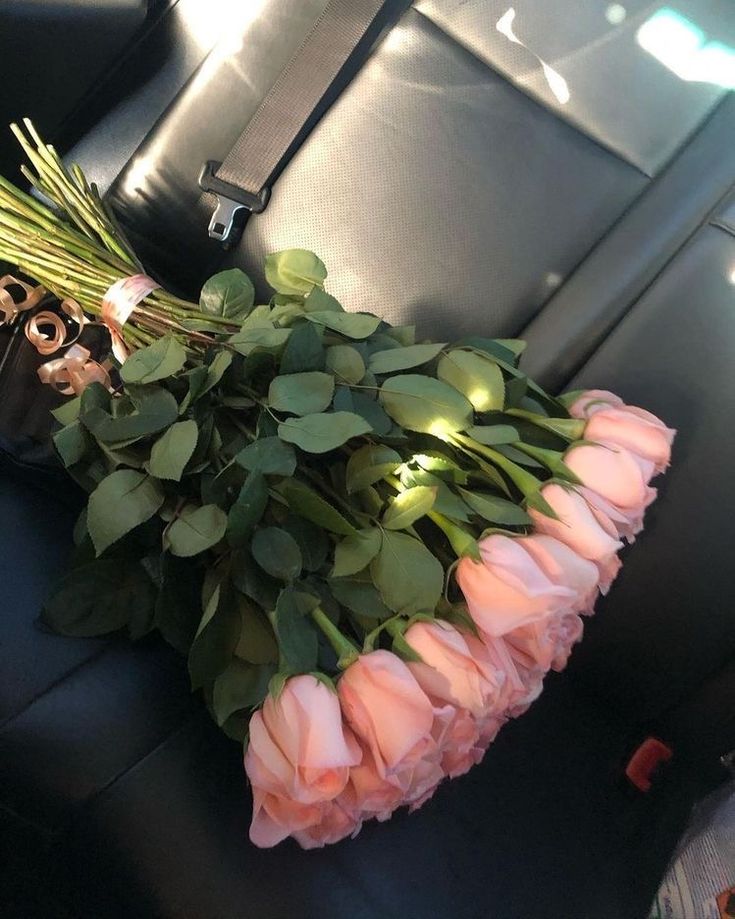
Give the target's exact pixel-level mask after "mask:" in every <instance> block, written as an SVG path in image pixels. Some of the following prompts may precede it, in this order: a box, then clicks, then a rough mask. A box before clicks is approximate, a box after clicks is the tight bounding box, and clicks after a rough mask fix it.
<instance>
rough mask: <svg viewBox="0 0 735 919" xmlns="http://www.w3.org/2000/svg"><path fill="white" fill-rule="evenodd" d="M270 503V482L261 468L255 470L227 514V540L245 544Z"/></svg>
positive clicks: (237, 544)
mask: <svg viewBox="0 0 735 919" xmlns="http://www.w3.org/2000/svg"><path fill="white" fill-rule="evenodd" d="M267 505H268V483H267V482H266V480H265V478H264V477H263V473H262V472H260V471H259V470H257V469H256V470H253V471H252V472H250V474H249V475H248V477H247V478H246V479H245V482H244V484H243V486H242V488H241V489H240V494H239V495H238V496H237V500H236V501H235V503H234V504H233V505H232V507H231V508H230V512H229V514H228V516H227V541H228V542H229V544H230V545H231V546H234V547H237V546H243V545H245V543H246V542H247V540H248V537H249V535H250V532H251V530H252V529H253V528H254V527H255V525H256V524H257V523H258V522H259V521H260V519H261V517H262V516H263V514H264V513H265V509H266V507H267Z"/></svg>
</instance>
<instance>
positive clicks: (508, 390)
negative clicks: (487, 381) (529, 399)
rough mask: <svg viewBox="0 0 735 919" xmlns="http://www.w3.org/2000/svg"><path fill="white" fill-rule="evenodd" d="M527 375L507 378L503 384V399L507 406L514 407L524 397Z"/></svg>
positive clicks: (526, 388) (526, 387)
mask: <svg viewBox="0 0 735 919" xmlns="http://www.w3.org/2000/svg"><path fill="white" fill-rule="evenodd" d="M528 382H529V381H528V377H525V376H518V377H515V379H513V380H508V382H507V384H506V386H505V399H506V402H507V405H508V408H509V409H510V408H516V407H517V406H519V405H520V404H521V403H522V402H523V400H524V399H525V398H526V392H527V391H528Z"/></svg>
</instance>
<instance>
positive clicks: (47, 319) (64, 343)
mask: <svg viewBox="0 0 735 919" xmlns="http://www.w3.org/2000/svg"><path fill="white" fill-rule="evenodd" d="M61 311H62V312H63V313H64V314H65V315H66V316H68V317H69V318H70V319H71V320H72V321H73V322H75V323H76V324H77V333H76V335H74V337H73V338H69V337H68V336H69V330H68V329H67V327H66V326H65V325H64V320H63V319H62V318H61V316H59V315H58V314H57V313H52V312H51V311H50V310H41V312H40V313H36V315H35V316H31V317H30V319H29V320H28V321H27V322H26V324H25V329H24V331H25V335H26V338H27V339H28V341H29V342H30V343H31V344H32V345H33V347H34V348H35V349H36V351H38V353H39V354H53V353H54V352H55V351H58V350H59V348H67V347H69V345H73V344H74V342H75V341H76V340H77V339H78V338H79V336H80V335H81V334H82V329H83V328H84V326H85V325H87V324H88V323H89V320H88V319H87V317H86V316H85V315H84V313H83V311H82V308H81V306H80V305H79V304H78V303H77V301H76V300H71V299H67V300H62V302H61ZM49 326H50V327H51V328H52V329H53V330H54V334H53V336H49V335H47V334H46V333H45V332H42V331H41V329H42V328H48V327H49Z"/></svg>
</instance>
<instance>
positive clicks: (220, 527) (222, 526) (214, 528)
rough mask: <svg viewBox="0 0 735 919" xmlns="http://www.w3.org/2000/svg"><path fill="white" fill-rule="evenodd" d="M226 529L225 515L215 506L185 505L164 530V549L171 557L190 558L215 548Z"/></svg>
mask: <svg viewBox="0 0 735 919" xmlns="http://www.w3.org/2000/svg"><path fill="white" fill-rule="evenodd" d="M226 529H227V514H225V512H224V511H223V510H222V509H221V508H219V507H217V505H216V504H203V505H202V506H201V507H197V506H196V505H194V504H187V505H186V507H184V508H183V509H182V510H181V512H180V513H179V516H178V517H177V518H176V519H175V520H174V521H173V522H172V523H171V525H170V526H169V527H168V529H167V530H166V537H165V541H166V547H167V548H168V549H169V551H170V552H171V554H172V555H177V556H179V558H190V557H191V556H192V555H199V553H200V552H205V551H206V550H207V549H211V547H212V546H216V545H217V543H218V542H219V541H220V539H222V537H223V536H224V535H225V530H226Z"/></svg>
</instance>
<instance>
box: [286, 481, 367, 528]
mask: <svg viewBox="0 0 735 919" xmlns="http://www.w3.org/2000/svg"><path fill="white" fill-rule="evenodd" d="M277 490H278V492H279V494H281V495H282V496H283V497H284V498H285V499H286V501H287V502H288V506H289V508H290V509H291V510H292V511H293V512H294V514H298V515H299V516H300V517H304V518H305V519H306V520H310V521H311V522H312V523H315V524H316V525H317V526H320V527H323V528H324V529H325V530H329V532H330V533H337V534H338V535H340V536H354V535H355V533H357V530H356V529H355V527H354V526H353V525H352V524H351V523H350V522H349V521H348V520H347V519H346V518H345V517H343V516H342V514H340V512H339V511H338V510H336V508H334V507H333V506H332V505H331V504H330V503H329V502H327V501H325V500H324V498H322V497H321V495H319V494H317V493H316V492H315V491H314V490H313V489H311V488H309V486H308V485H304V484H303V482H299V481H297V480H296V479H286V480H285V481H283V482H281V483H280V484H279V485H278V487H277Z"/></svg>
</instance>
